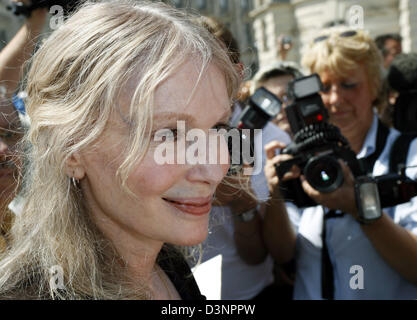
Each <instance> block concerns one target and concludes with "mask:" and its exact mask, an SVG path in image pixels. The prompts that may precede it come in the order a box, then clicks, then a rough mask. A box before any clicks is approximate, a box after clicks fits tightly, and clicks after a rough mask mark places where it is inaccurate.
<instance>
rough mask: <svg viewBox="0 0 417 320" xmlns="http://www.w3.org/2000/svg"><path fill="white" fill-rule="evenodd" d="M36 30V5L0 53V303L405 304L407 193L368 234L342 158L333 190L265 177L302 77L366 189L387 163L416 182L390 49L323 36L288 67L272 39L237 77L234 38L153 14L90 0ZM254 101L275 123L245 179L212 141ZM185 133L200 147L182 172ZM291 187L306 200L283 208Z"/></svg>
mask: <svg viewBox="0 0 417 320" xmlns="http://www.w3.org/2000/svg"><path fill="white" fill-rule="evenodd" d="M13 1H15V0H13ZM46 20H47V10H46V9H45V8H37V9H35V10H33V11H32V12H31V14H30V16H29V17H27V18H26V21H25V23H24V25H23V26H22V28H21V29H20V30H19V32H18V33H17V34H16V35H15V37H14V38H13V39H12V40H11V41H10V42H9V43H8V44H7V45H6V47H5V48H4V49H3V50H2V51H1V52H0V87H1V88H2V90H1V91H0V94H1V95H2V96H1V99H0V108H1V110H0V133H1V134H0V164H1V165H0V186H1V189H0V226H1V229H0V231H1V233H0V299H156V300H179V299H183V300H204V299H206V298H207V297H209V298H212V296H211V295H209V292H210V290H211V287H213V286H214V287H216V288H218V291H219V292H218V293H217V295H216V296H215V297H214V296H213V297H214V298H216V299H225V300H290V299H303V300H320V299H329V300H333V299H417V197H410V199H407V201H404V202H402V203H395V204H393V205H389V206H386V207H385V206H383V207H380V204H379V203H376V205H375V206H373V207H372V208H373V210H374V211H376V213H375V214H376V216H374V217H372V219H364V216H363V215H364V209H363V208H362V207H361V204H362V203H361V202H360V201H361V199H362V198H366V197H368V198H369V196H371V195H372V192H371V191H369V189H365V191H361V190H364V189H363V188H361V185H360V183H359V182H360V181H362V180H360V179H358V176H357V175H356V171H355V170H354V169H353V168H351V167H350V166H349V164H348V163H346V162H345V161H342V160H340V159H339V160H338V163H339V165H340V168H341V172H342V175H343V176H342V177H341V180H340V181H341V184H340V186H339V187H338V188H336V189H335V190H332V191H331V192H324V191H319V190H317V189H315V188H313V186H312V185H311V181H310V180H308V179H306V177H305V173H304V171H303V170H302V168H301V167H300V166H297V165H294V166H292V167H291V168H290V169H289V170H288V171H287V172H286V173H285V174H284V175H282V176H281V175H278V174H277V166H280V165H281V164H282V163H284V162H285V161H288V160H291V159H293V158H294V156H293V155H291V154H288V152H285V150H287V147H288V146H291V145H292V141H296V139H298V138H299V134H297V132H293V128H292V127H291V121H290V120H291V119H288V117H287V113H286V108H287V106H290V104H291V103H293V102H294V101H292V98H293V97H291V94H290V93H289V84H291V83H293V82H294V81H295V80H298V79H303V78H304V77H305V76H306V75H309V74H317V75H318V77H319V79H320V81H321V88H320V93H319V96H320V101H321V102H322V104H323V107H324V108H325V110H326V114H327V115H328V123H329V126H332V128H333V127H334V128H336V130H338V132H340V134H341V135H342V136H343V141H345V144H346V145H347V146H348V147H349V149H350V150H351V151H352V153H353V154H354V156H356V157H355V158H356V160H357V161H358V163H360V165H361V168H362V169H363V170H364V172H363V177H367V179H368V180H366V181H375V180H374V179H372V177H377V176H381V175H385V174H388V173H394V171H395V173H397V171H398V170H396V169H397V168H396V167H395V166H394V160H395V161H397V160H398V159H400V160H401V161H400V160H398V161H400V162H401V165H402V166H403V167H402V168H401V169H402V172H403V173H404V175H406V176H407V177H408V178H409V179H411V180H413V181H417V140H416V139H415V137H417V134H414V133H413V132H414V130H413V122H410V125H408V126H406V127H405V126H401V124H404V123H405V122H406V121H405V120H402V119H406V120H415V123H416V124H417V117H415V118H414V119H413V115H415V114H416V113H415V112H414V113H413V112H412V110H413V109H412V108H415V106H414V105H413V104H412V102H414V101H417V99H416V100H413V98H414V95H415V92H416V91H417V90H416V89H417V76H413V75H414V73H413V72H408V74H405V75H403V69H404V68H403V67H404V65H406V66H410V65H413V64H415V65H416V66H417V58H416V56H415V55H413V54H402V49H401V37H399V36H398V35H395V34H390V35H381V36H378V37H377V38H375V39H373V38H372V37H371V36H370V35H369V33H368V32H367V31H366V30H360V29H355V30H352V29H350V28H349V27H348V26H341V25H338V26H333V27H330V28H323V30H322V31H321V32H320V33H319V34H317V35H316V37H315V38H314V39H313V40H312V41H311V43H310V44H309V46H308V49H307V50H306V51H305V52H304V54H303V58H302V61H301V63H300V64H298V63H296V62H292V61H287V60H285V59H286V57H287V53H288V51H289V50H291V48H292V46H291V45H290V43H291V42H290V40H288V39H287V38H286V37H283V36H282V37H280V43H281V44H282V46H281V53H280V55H279V56H280V59H279V60H278V61H271V62H270V64H268V65H267V66H265V67H263V68H261V69H260V70H259V71H258V72H257V73H256V74H255V75H254V76H253V77H252V78H251V79H246V78H245V74H246V73H245V69H246V68H247V66H244V64H243V63H242V62H241V60H240V53H239V46H238V44H237V42H236V40H235V39H234V37H233V35H232V34H231V32H230V30H228V29H227V28H226V27H225V26H224V25H223V24H222V23H221V22H219V21H218V20H216V19H215V18H211V17H201V16H196V14H192V15H191V14H190V13H185V12H183V11H181V10H178V9H175V8H173V7H171V6H169V5H166V4H164V3H162V2H142V1H128V0H112V1H103V2H100V1H98V2H97V1H96V2H88V1H87V2H85V3H82V4H80V5H79V6H78V8H77V10H75V12H74V13H73V14H71V15H70V16H69V17H68V19H66V21H65V23H64V24H63V25H62V26H60V27H59V28H58V29H57V30H55V31H53V32H52V33H51V34H50V35H48V36H47V37H46V36H45V37H44V38H43V39H42V41H38V40H39V38H40V36H41V34H42V29H43V27H44V24H45V22H46ZM37 43H38V44H39V46H38V47H37ZM35 48H36V49H35ZM415 60H416V62H414V61H415ZM26 67H27V68H26ZM26 69H27V70H26ZM416 72H417V68H416ZM405 73H407V72H405ZM399 74H400V75H399ZM410 74H411V75H410ZM398 79H402V82H401V81H398ZM404 79H406V80H404ZM390 80H391V81H390ZM399 82H400V83H401V84H403V85H402V86H400V85H398V83H399ZM19 83H20V84H21V86H19ZM259 88H264V89H266V91H267V92H268V93H270V94H272V95H274V96H275V97H276V98H277V99H279V101H280V103H282V108H281V109H280V110H279V112H278V113H277V114H276V115H275V116H274V118H273V119H271V121H268V122H267V123H266V125H265V126H263V127H262V128H258V129H261V130H257V131H256V132H255V134H253V136H251V138H253V146H254V148H253V159H255V168H251V166H250V163H247V162H245V161H244V160H241V161H240V162H239V163H238V164H236V163H231V161H232V160H231V159H232V158H234V157H232V152H231V147H230V143H229V142H230V141H228V140H227V135H226V136H225V135H224V133H221V130H220V129H226V131H227V130H229V129H232V128H235V127H238V128H240V129H242V128H241V126H242V123H241V122H240V121H241V119H242V118H241V117H242V115H243V114H244V113H245V112H246V110H247V108H251V107H250V104H249V103H248V100H249V99H250V97H251V96H252V95H253V94H254V93H255V92H257V90H258V89H259ZM22 92H23V94H22ZM404 97H406V98H404ZM416 103H417V102H416ZM399 110H401V112H400V111H399ZM404 110H411V111H404ZM407 112H409V113H407ZM404 113H405V114H406V115H405V116H404ZM195 130H198V132H200V133H201V134H202V135H206V136H208V137H209V138H210V139H208V140H209V141H210V142H209V143H208V145H207V144H204V146H203V148H202V149H203V150H204V151H205V152H202V153H203V154H204V156H203V157H200V155H199V157H198V161H191V160H190V158H192V157H191V156H190V155H191V154H195V153H196V152H197V151H198V153H200V152H201V149H200V148H198V150H197V149H196V148H195V147H193V146H194V145H193V144H192V142H193V141H194V140H192V139H191V140H190V139H189V136H192V134H191V132H194V133H195V132H196V131H195ZM415 131H416V132H417V127H416V128H415ZM192 137H193V138H198V137H197V135H194V136H192ZM225 137H226V139H225ZM211 138H214V140H213V139H211ZM242 139H243V138H242ZM211 141H218V142H219V144H217V143H216V145H215V148H214V149H213V148H212V144H211ZM399 141H400V143H399ZM400 144H401V148H400V147H399V145H400ZM161 146H166V148H165V149H164V154H163V156H164V159H168V158H169V156H172V158H173V159H175V161H174V162H173V163H172V162H170V161H165V162H161V161H160V160H161V159H159V158H158V159H157V156H156V155H157V154H159V153H158V152H159V150H160V148H161ZM170 146H172V148H171V147H170ZM199 146H200V144H199ZM282 150H284V152H282ZM222 154H226V155H227V157H226V158H227V161H222ZM229 154H230V155H229ZM183 155H184V157H183ZM401 157H402V158H401ZM185 158H186V159H185ZM398 161H397V162H398ZM257 166H259V168H260V170H259V171H257V172H256V173H255V174H252V175H248V174H246V172H247V171H245V169H249V171H250V169H252V170H253V172H255V171H256V170H255V169H256V167H257ZM232 169H233V170H232ZM325 170H326V168H324V169H323V171H322V175H323V172H325ZM363 177H362V178H363ZM411 180H410V181H411ZM291 181H299V182H300V186H301V188H302V191H303V193H305V195H306V196H307V197H308V198H309V199H310V201H311V202H309V203H313V204H309V205H302V204H300V203H298V202H296V201H295V202H294V201H291V199H288V198H286V193H285V192H284V191H285V190H284V189H285V188H288V185H289V184H287V183H288V182H291ZM361 192H362V193H361ZM378 192H379V191H378V189H377V191H376V194H377V195H378ZM389 192H391V191H390V190H389ZM389 192H388V193H389ZM391 193H392V192H391ZM413 196H414V195H413ZM381 197H382V194H381ZM371 198H372V197H371ZM377 200H378V201H379V197H378V196H374V197H373V198H372V199H371V201H377ZM368 202H369V201H368ZM375 208H377V209H375ZM370 210H371V209H370ZM219 257H220V259H218V258H219ZM213 261H215V262H216V263H213ZM217 262H219V263H217ZM57 266H58V267H59V268H58V269H57ZM352 268H353V269H352ZM199 269H200V270H201V269H204V274H203V275H201V276H200V275H198V270H199ZM51 270H55V271H56V270H58V271H59V272H58V275H57V274H56V273H55V271H54V272H53V273H52V271H51ZM352 270H353V271H352ZM193 274H194V276H193ZM52 275H53V276H54V278H53V279H58V280H57V281H58V282H56V281H55V280H54V281H51V276H52ZM56 277H58V278H56ZM207 280H208V281H207Z"/></svg>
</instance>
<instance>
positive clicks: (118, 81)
mask: <svg viewBox="0 0 417 320" xmlns="http://www.w3.org/2000/svg"><path fill="white" fill-rule="evenodd" d="M190 21H191V20H190V18H189V17H188V16H187V15H186V14H185V13H183V12H180V11H178V10H176V9H174V8H171V7H170V6H168V5H165V4H163V3H152V2H136V1H110V2H104V3H84V4H83V5H82V6H81V8H80V9H79V10H78V11H77V12H76V13H75V14H74V15H73V16H72V17H70V18H69V19H68V20H67V21H66V22H65V24H64V25H62V26H61V27H60V28H59V29H58V30H56V31H55V32H53V33H52V34H51V35H50V37H49V38H48V39H47V40H46V41H45V42H44V43H43V45H42V46H41V48H40V49H39V50H38V51H37V53H36V54H35V56H34V58H33V61H32V66H31V69H30V72H29V74H28V79H27V83H28V85H27V93H28V104H27V112H28V114H29V116H30V119H31V127H30V129H29V132H28V133H27V135H26V136H25V138H24V142H25V143H26V144H27V145H30V153H29V161H30V165H29V168H28V170H27V173H26V175H25V180H26V181H25V189H24V193H23V195H24V197H25V199H26V205H25V208H24V210H23V213H22V214H21V215H19V216H17V217H16V220H15V222H14V225H13V227H12V230H11V237H12V240H11V247H10V249H9V250H8V252H7V254H6V255H4V256H2V257H0V297H12V298H13V297H24V298H61V299H63V298H65V299H82V298H91V299H120V298H129V297H130V298H132V297H135V298H149V297H150V295H149V292H148V291H147V290H146V287H140V286H139V287H138V288H136V289H135V290H133V291H132V290H131V289H128V287H129V286H128V285H126V282H125V278H124V276H123V274H124V271H125V270H124V269H123V267H122V264H121V263H119V260H120V257H119V256H118V255H117V253H116V251H115V249H114V248H113V246H112V244H111V243H109V241H108V240H106V239H105V238H104V237H103V236H102V234H101V233H100V232H99V231H98V230H97V228H96V227H95V225H94V223H93V222H92V220H91V219H90V216H89V213H88V211H87V209H86V207H85V203H84V201H83V195H82V192H81V191H80V189H78V188H77V187H76V186H73V185H72V184H71V181H70V179H69V178H68V177H67V176H66V174H65V171H64V165H65V163H66V160H67V159H68V158H69V157H70V156H71V155H72V154H73V153H74V152H77V151H80V150H83V149H85V148H88V147H90V146H91V145H92V144H93V143H94V142H95V141H96V140H97V139H98V138H99V137H100V136H101V134H102V133H103V131H104V129H105V127H106V124H107V123H108V121H109V119H110V117H111V115H112V114H113V113H115V112H119V113H120V111H119V106H118V105H117V101H119V99H118V98H119V96H120V95H121V88H123V85H124V84H125V83H126V82H127V81H128V80H129V79H131V78H132V77H134V79H135V80H136V79H137V80H138V85H137V87H136V89H135V91H134V94H133V96H132V97H131V104H130V111H129V114H128V115H125V117H126V119H125V120H126V121H127V122H128V123H129V124H130V133H129V137H127V140H128V141H127V147H126V150H125V161H124V162H123V163H122V164H121V166H120V168H119V170H118V171H117V176H118V178H119V181H120V184H121V185H122V187H123V188H124V189H125V190H126V191H129V190H128V188H127V185H126V180H127V177H128V176H129V173H130V171H131V170H132V168H133V166H135V165H137V163H138V162H140V161H141V159H142V157H143V155H144V154H145V152H146V150H147V148H148V145H149V142H150V139H151V137H150V132H151V129H152V108H153V95H154V93H155V90H156V88H157V87H158V86H159V85H160V84H161V83H162V82H163V81H164V80H165V79H167V78H168V77H169V76H170V75H172V74H173V73H174V72H176V71H177V70H178V69H179V68H180V67H181V66H182V65H183V64H184V63H185V62H186V61H188V60H189V59H191V58H197V59H198V60H199V61H200V62H201V71H200V76H201V75H202V73H203V72H204V70H205V68H206V67H207V66H208V64H209V63H214V64H216V65H217V66H218V67H219V68H220V70H222V71H223V73H224V76H225V78H226V83H227V90H228V93H229V97H230V98H232V97H234V96H235V94H236V91H237V88H238V86H239V76H238V74H237V73H236V71H235V68H234V66H233V64H232V63H231V62H230V60H229V57H228V55H227V53H226V52H225V50H223V48H222V47H221V46H220V45H219V44H218V42H217V41H216V40H215V39H214V38H213V37H212V36H211V35H210V34H209V33H208V32H207V31H206V30H204V28H201V27H199V26H196V25H195V24H193V23H191V22H190ZM196 85H197V84H196ZM138 106H140V107H138ZM55 265H59V266H60V267H61V268H62V270H63V275H64V277H65V281H64V284H65V289H63V290H52V288H51V287H50V285H49V281H50V276H51V275H50V274H49V271H50V268H51V267H53V266H55Z"/></svg>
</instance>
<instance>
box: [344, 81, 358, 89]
mask: <svg viewBox="0 0 417 320" xmlns="http://www.w3.org/2000/svg"><path fill="white" fill-rule="evenodd" d="M356 86H357V83H356V82H352V83H349V82H344V83H342V88H344V89H354V88H356Z"/></svg>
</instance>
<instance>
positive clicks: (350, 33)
mask: <svg viewBox="0 0 417 320" xmlns="http://www.w3.org/2000/svg"><path fill="white" fill-rule="evenodd" d="M357 34H358V33H357V32H356V31H354V30H349V31H344V32H342V33H341V34H339V37H342V38H348V37H353V36H356V35H357ZM329 37H330V35H324V36H319V37H317V38H315V39H314V40H313V42H314V43H318V42H321V41H324V40H326V39H329Z"/></svg>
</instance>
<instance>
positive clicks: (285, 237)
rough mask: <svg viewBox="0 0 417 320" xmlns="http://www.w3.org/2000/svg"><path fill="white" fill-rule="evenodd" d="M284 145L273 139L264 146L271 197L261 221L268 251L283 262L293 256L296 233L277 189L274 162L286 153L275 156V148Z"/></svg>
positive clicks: (289, 176) (291, 175)
mask: <svg viewBox="0 0 417 320" xmlns="http://www.w3.org/2000/svg"><path fill="white" fill-rule="evenodd" d="M284 147H285V145H284V144H282V143H280V142H277V141H274V142H271V143H269V144H267V145H266V146H265V151H266V157H267V160H266V164H265V176H266V179H267V181H268V187H269V192H270V195H271V199H270V200H269V201H268V203H267V207H266V213H265V217H264V223H263V236H264V241H265V244H266V246H267V248H268V251H269V253H270V254H271V255H272V257H273V258H274V260H275V261H276V262H277V263H279V264H282V263H285V262H288V261H290V260H291V259H293V258H294V254H295V242H296V233H295V231H294V228H293V226H292V224H291V221H290V219H289V217H288V213H287V209H286V207H285V201H284V200H283V198H282V196H281V193H280V191H279V188H278V186H279V179H278V177H277V174H276V170H275V164H277V163H279V162H282V161H284V160H288V157H289V156H287V155H278V156H275V150H276V149H282V148H284ZM298 175H299V172H297V171H296V170H293V171H291V172H288V173H287V174H286V175H285V176H284V179H294V178H296V177H298Z"/></svg>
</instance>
